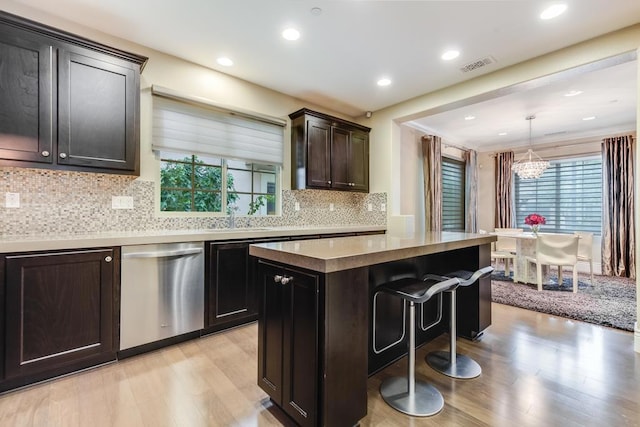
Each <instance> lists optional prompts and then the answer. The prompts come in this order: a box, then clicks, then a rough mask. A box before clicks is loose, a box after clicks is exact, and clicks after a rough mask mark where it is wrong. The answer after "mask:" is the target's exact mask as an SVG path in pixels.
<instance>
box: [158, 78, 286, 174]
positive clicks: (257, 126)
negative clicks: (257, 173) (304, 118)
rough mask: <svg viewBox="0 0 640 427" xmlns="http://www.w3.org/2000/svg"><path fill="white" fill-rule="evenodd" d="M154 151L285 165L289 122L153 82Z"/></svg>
mask: <svg viewBox="0 0 640 427" xmlns="http://www.w3.org/2000/svg"><path fill="white" fill-rule="evenodd" d="M152 93H153V136H152V138H153V140H152V148H153V150H154V151H161V152H166V151H170V152H178V153H188V154H197V155H205V156H209V157H220V158H225V159H235V160H244V161H247V162H249V163H265V164H270V165H278V166H281V165H282V163H283V156H284V154H283V147H284V126H285V123H286V122H285V121H284V120H279V119H276V118H269V117H266V116H260V115H252V114H250V113H246V112H241V111H236V110H231V109H227V108H224V107H220V106H217V105H215V104H213V103H212V102H210V101H207V100H203V99H201V98H194V97H187V96H180V95H176V94H175V93H174V92H171V91H169V90H168V89H162V88H158V87H154V88H153V89H152Z"/></svg>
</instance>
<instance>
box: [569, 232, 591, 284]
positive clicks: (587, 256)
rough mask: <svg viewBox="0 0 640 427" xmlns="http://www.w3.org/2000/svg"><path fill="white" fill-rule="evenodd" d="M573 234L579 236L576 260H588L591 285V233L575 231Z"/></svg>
mask: <svg viewBox="0 0 640 427" xmlns="http://www.w3.org/2000/svg"><path fill="white" fill-rule="evenodd" d="M573 234H575V235H577V236H580V241H579V243H578V261H586V262H589V274H590V275H591V284H592V285H593V233H587V232H584V231H576V232H574V233H573Z"/></svg>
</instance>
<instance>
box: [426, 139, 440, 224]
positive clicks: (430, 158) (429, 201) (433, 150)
mask: <svg viewBox="0 0 640 427" xmlns="http://www.w3.org/2000/svg"><path fill="white" fill-rule="evenodd" d="M422 162H423V167H422V171H423V175H424V213H425V216H424V229H425V230H426V231H441V230H442V140H441V138H440V137H439V136H435V135H425V136H423V137H422Z"/></svg>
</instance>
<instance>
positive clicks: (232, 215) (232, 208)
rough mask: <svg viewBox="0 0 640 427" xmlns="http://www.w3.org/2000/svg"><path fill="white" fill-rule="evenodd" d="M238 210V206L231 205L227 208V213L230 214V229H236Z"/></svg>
mask: <svg viewBox="0 0 640 427" xmlns="http://www.w3.org/2000/svg"><path fill="white" fill-rule="evenodd" d="M238 209H239V208H238V206H237V205H229V206H228V207H227V213H228V214H229V228H236V211H237V210H238Z"/></svg>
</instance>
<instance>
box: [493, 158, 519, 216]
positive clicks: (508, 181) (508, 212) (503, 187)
mask: <svg viewBox="0 0 640 427" xmlns="http://www.w3.org/2000/svg"><path fill="white" fill-rule="evenodd" d="M514 158H515V155H514V154H513V151H506V152H504V153H497V154H496V164H495V175H496V209H495V212H496V214H495V228H511V227H513V226H514V222H513V221H514V217H513V210H514V209H513V206H514V203H513V171H512V170H511V166H513V163H514Z"/></svg>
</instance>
